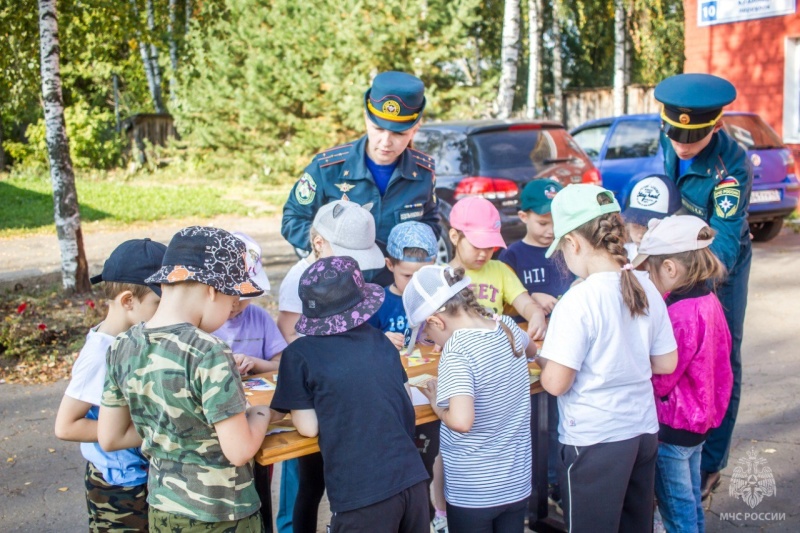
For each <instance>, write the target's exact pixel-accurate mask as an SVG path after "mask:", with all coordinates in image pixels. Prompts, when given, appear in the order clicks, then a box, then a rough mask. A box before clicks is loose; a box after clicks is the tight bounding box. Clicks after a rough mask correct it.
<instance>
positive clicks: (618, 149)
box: [606, 120, 661, 159]
mask: <svg viewBox="0 0 800 533" xmlns="http://www.w3.org/2000/svg"><path fill="white" fill-rule="evenodd" d="M660 131H661V125H660V124H659V122H658V121H657V120H625V121H621V122H619V123H618V124H617V127H616V128H614V133H612V134H611V139H610V140H609V141H608V148H607V149H606V159H633V158H640V157H653V156H655V155H656V154H657V153H658V140H659V135H660Z"/></svg>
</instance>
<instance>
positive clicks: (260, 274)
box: [232, 232, 269, 300]
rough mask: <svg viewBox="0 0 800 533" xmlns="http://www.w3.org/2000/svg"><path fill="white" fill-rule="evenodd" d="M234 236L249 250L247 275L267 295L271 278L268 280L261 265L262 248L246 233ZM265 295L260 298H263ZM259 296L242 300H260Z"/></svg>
mask: <svg viewBox="0 0 800 533" xmlns="http://www.w3.org/2000/svg"><path fill="white" fill-rule="evenodd" d="M232 235H233V236H234V237H236V238H237V239H239V240H240V241H242V242H243V243H244V245H245V247H246V248H247V253H246V254H245V256H244V262H245V265H246V266H247V273H248V274H249V275H250V279H251V280H252V281H254V282H255V284H256V285H258V286H259V287H261V288H262V289H263V290H264V293H266V292H267V291H268V290H269V278H267V273H266V272H264V267H263V266H262V265H261V247H260V246H259V245H258V243H257V242H256V241H254V240H253V239H252V238H251V237H250V236H248V235H245V234H244V233H241V232H233V233H232ZM264 293H262V294H259V295H258V296H263V295H264ZM258 296H242V297H241V299H242V300H248V299H250V298H258Z"/></svg>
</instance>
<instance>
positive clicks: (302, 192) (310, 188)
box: [294, 172, 317, 205]
mask: <svg viewBox="0 0 800 533" xmlns="http://www.w3.org/2000/svg"><path fill="white" fill-rule="evenodd" d="M316 194H317V184H316V182H315V181H314V178H312V177H311V174H309V173H308V172H306V173H305V174H303V176H302V177H301V178H300V179H299V180H297V186H296V187H295V189H294V197H295V198H296V199H297V203H299V204H300V205H308V204H310V203H311V202H313V201H314V196H316Z"/></svg>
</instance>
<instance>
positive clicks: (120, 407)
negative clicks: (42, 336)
mask: <svg viewBox="0 0 800 533" xmlns="http://www.w3.org/2000/svg"><path fill="white" fill-rule="evenodd" d="M245 253H246V249H245V245H244V243H243V242H242V241H240V240H239V239H237V238H236V237H234V236H233V235H231V234H230V233H228V232H227V231H224V230H221V229H217V228H209V227H199V226H193V227H189V228H184V229H182V230H181V231H179V232H178V233H177V234H176V235H175V236H174V237H173V238H172V241H171V242H170V244H169V246H168V247H167V251H166V254H165V255H164V261H163V267H162V268H161V270H159V271H158V272H157V273H156V274H154V275H153V276H151V277H150V278H148V279H147V282H148V283H161V284H162V297H161V303H160V305H159V307H158V310H157V311H156V313H155V315H153V318H152V319H151V320H150V321H148V322H146V323H143V324H139V325H137V326H134V327H133V328H131V329H130V330H128V331H127V332H126V333H125V334H123V335H120V336H119V337H117V338H116V339H115V341H114V344H113V345H112V347H111V350H110V352H109V355H108V373H107V376H106V382H105V389H104V392H103V400H102V405H101V407H100V419H99V422H98V439H99V441H100V445H101V446H102V447H103V448H104V449H106V450H113V449H119V448H125V447H128V446H129V445H130V443H131V442H132V441H134V440H135V438H138V436H139V435H140V436H141V438H142V439H143V443H142V452H143V453H144V454H145V455H147V456H148V457H149V459H150V475H149V478H148V487H147V488H148V492H149V495H148V503H149V504H150V510H149V521H150V531H152V532H161V531H163V532H167V531H170V532H171V531H231V532H233V531H261V530H262V527H263V525H262V522H261V516H260V514H259V513H258V509H259V507H260V502H259V498H258V494H257V493H256V488H255V484H254V483H253V465H252V458H253V456H254V455H255V454H256V452H257V451H258V449H259V447H260V445H261V442H262V440H263V439H264V435H265V433H266V430H267V425H268V424H269V422H270V418H271V414H270V410H269V409H268V408H267V407H264V406H258V407H246V402H245V395H244V389H243V387H242V382H241V377H240V376H239V373H238V371H237V369H236V364H235V362H234V360H233V357H232V355H231V352H230V348H228V346H227V345H226V344H225V343H224V342H223V341H221V340H220V339H218V338H216V337H214V336H212V335H211V334H209V333H208V332H211V331H214V330H216V329H217V328H219V327H220V326H221V325H222V324H223V323H224V322H225V320H226V319H227V318H228V315H229V314H230V312H231V308H232V306H233V303H234V302H235V301H236V300H237V299H238V297H240V296H254V295H258V294H259V293H261V292H262V289H261V287H258V286H257V285H256V284H255V283H253V282H252V281H251V280H250V277H249V275H248V272H247V268H246V265H245ZM275 415H276V416H275V418H276V419H279V418H281V417H282V415H278V413H275ZM137 434H138V435H137Z"/></svg>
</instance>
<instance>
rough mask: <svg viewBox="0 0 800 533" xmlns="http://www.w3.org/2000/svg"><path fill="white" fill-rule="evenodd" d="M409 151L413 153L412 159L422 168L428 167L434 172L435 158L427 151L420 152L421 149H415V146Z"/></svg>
mask: <svg viewBox="0 0 800 533" xmlns="http://www.w3.org/2000/svg"><path fill="white" fill-rule="evenodd" d="M408 152H409V153H410V154H411V159H412V160H413V161H414V162H415V163H416V164H417V165H419V166H421V167H422V168H426V169H428V170H430V171H431V172H433V169H434V167H435V165H436V163H435V161H434V159H433V158H432V157H431V156H429V155H428V154H426V153H423V152H420V151H419V150H414V149H413V148H409V149H408Z"/></svg>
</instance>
